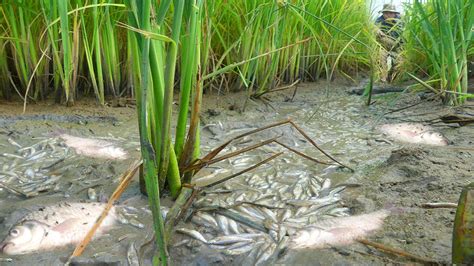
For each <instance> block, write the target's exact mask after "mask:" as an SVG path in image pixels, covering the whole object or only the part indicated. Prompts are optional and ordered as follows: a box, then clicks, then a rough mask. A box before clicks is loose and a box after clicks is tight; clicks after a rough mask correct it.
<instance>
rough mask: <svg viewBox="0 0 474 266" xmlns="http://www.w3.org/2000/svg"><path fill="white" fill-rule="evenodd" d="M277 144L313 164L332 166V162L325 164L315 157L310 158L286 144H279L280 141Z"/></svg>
mask: <svg viewBox="0 0 474 266" xmlns="http://www.w3.org/2000/svg"><path fill="white" fill-rule="evenodd" d="M275 142H276V143H277V144H279V145H281V146H283V147H284V148H286V149H288V150H290V151H291V152H293V153H295V154H297V155H299V156H301V157H303V158H305V159H308V160H310V161H313V162H315V163H320V164H326V165H327V164H331V163H330V162H323V161H320V160H317V159H314V158H313V157H310V156H308V155H306V154H304V153H302V152H300V151H297V150H295V149H293V148H291V147H290V146H288V145H285V144H284V143H281V142H279V141H278V140H275Z"/></svg>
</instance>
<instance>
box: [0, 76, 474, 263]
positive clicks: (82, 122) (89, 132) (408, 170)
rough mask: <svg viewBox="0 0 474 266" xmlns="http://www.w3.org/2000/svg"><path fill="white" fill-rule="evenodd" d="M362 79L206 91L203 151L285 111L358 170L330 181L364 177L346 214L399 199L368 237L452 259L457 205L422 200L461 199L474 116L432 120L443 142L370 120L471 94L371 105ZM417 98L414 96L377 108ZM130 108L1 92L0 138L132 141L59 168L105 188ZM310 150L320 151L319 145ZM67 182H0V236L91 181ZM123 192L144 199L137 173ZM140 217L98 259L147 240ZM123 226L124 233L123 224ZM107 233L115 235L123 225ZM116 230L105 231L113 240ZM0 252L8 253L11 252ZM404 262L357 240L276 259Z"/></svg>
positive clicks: (472, 161)
mask: <svg viewBox="0 0 474 266" xmlns="http://www.w3.org/2000/svg"><path fill="white" fill-rule="evenodd" d="M360 86H361V85H354V84H349V83H347V84H345V83H343V82H338V83H326V82H318V83H311V84H302V85H300V86H298V88H297V91H296V94H295V95H294V97H293V93H294V90H287V91H283V92H278V93H272V94H268V95H266V96H265V98H266V100H264V101H262V100H246V94H245V93H226V94H224V93H222V94H220V93H216V92H214V93H212V94H206V95H205V96H204V97H203V98H204V99H203V101H204V102H203V113H202V126H203V130H202V146H203V152H206V151H209V150H210V149H212V148H213V147H216V146H217V145H218V144H221V143H223V142H224V141H225V140H228V139H229V138H231V137H232V136H235V135H237V134H240V133H242V132H244V131H246V130H249V129H253V128H256V127H259V126H263V125H266V124H270V123H273V122H277V121H281V120H283V119H286V118H291V119H292V120H293V121H294V122H296V123H297V124H298V125H300V126H301V127H302V128H303V129H304V130H305V131H306V132H307V133H308V134H309V135H310V136H311V137H312V138H313V139H314V140H315V141H316V142H317V143H318V144H319V145H320V146H321V148H323V149H324V150H325V151H327V152H329V153H330V154H332V155H333V156H335V157H336V158H337V159H338V160H340V161H342V162H344V163H346V164H348V165H349V166H350V167H352V168H353V169H354V170H355V172H354V173H350V172H348V171H339V172H335V173H332V175H331V179H332V181H333V183H335V184H338V183H350V184H359V185H360V186H359V187H354V188H348V189H347V190H346V191H345V192H344V193H343V205H344V206H346V207H349V208H350V209H351V213H352V214H361V213H367V212H371V211H375V210H379V209H382V208H394V207H395V208H397V210H398V211H397V212H396V214H393V215H391V216H390V217H388V219H387V220H386V222H385V224H384V226H383V228H382V229H381V230H379V231H378V232H377V233H375V234H374V235H372V236H371V237H369V240H371V241H373V242H377V243H381V244H383V245H386V246H388V247H393V248H398V249H401V250H405V251H407V252H409V253H412V254H416V255H418V256H421V257H425V258H429V259H432V260H434V261H436V262H439V263H450V258H451V235H452V227H453V221H454V216H455V209H424V208H422V207H421V205H422V204H423V203H426V202H457V200H458V198H459V195H460V192H461V190H462V188H463V186H465V185H467V184H468V183H470V182H472V181H474V174H473V165H474V157H473V156H474V150H473V149H474V143H473V142H474V125H473V124H471V125H467V126H463V127H457V126H455V125H446V124H442V123H438V124H434V125H433V127H434V128H435V129H436V130H438V131H439V132H441V133H442V134H444V135H445V136H446V137H447V138H448V139H449V140H450V145H449V146H446V147H435V146H427V145H413V144H404V143H397V142H394V141H391V140H390V139H387V138H386V137H385V136H383V135H381V134H380V133H378V132H377V130H376V128H377V125H380V124H383V123H396V122H402V121H403V122H407V121H411V122H426V121H430V120H433V119H436V118H438V117H439V116H441V115H444V114H448V113H456V112H462V113H468V114H471V115H474V103H473V102H468V103H467V104H466V105H465V106H464V107H463V108H452V107H446V106H443V105H442V103H441V102H440V101H439V100H437V99H435V100H433V99H430V98H431V97H430V96H431V95H430V94H426V93H411V94H403V95H402V94H400V93H388V94H380V95H376V96H375V97H374V100H375V103H374V104H372V105H371V106H370V107H367V106H365V98H362V97H360V96H357V95H351V94H349V92H350V91H351V90H352V89H354V88H358V87H360ZM414 103H420V104H417V105H415V106H413V107H411V108H408V109H405V110H402V111H398V112H393V113H390V114H386V115H383V114H384V113H386V112H388V111H390V110H395V109H398V108H402V107H405V106H409V105H411V104H414ZM114 105H115V104H114ZM136 117H137V114H136V109H135V107H134V106H133V105H126V104H125V106H124V107H112V106H108V107H100V106H97V105H96V104H94V103H93V100H82V101H79V102H78V103H77V104H76V106H74V107H69V108H66V107H63V106H59V105H56V104H49V103H38V104H29V105H28V106H27V110H26V113H25V114H22V105H21V104H20V103H6V102H1V103H0V145H1V146H0V148H2V149H9V148H10V147H9V146H8V145H9V144H8V142H7V138H9V137H10V138H13V139H14V140H16V141H17V142H19V143H32V142H34V141H35V140H34V139H35V138H38V137H47V136H51V135H54V133H55V132H58V131H61V132H68V133H70V134H74V135H78V136H83V137H108V138H110V139H114V140H116V141H117V143H120V144H121V145H122V146H123V147H124V148H125V149H126V150H127V151H128V153H129V159H127V160H126V161H112V160H96V159H88V158H80V159H78V160H77V161H76V162H75V165H74V167H73V168H71V169H69V172H68V176H67V177H65V178H67V179H68V180H74V178H78V177H83V178H82V179H81V180H82V181H81V182H83V181H84V180H87V179H91V180H94V182H89V183H87V184H85V185H83V188H87V187H88V186H91V185H94V186H95V188H97V190H98V191H100V192H101V193H103V194H105V195H110V193H111V192H112V191H113V189H114V187H115V185H116V184H117V180H118V178H119V176H120V174H121V173H122V172H123V171H124V170H125V169H126V167H127V166H128V165H129V164H130V163H131V161H132V160H134V159H135V158H138V157H139V151H138V147H139V146H138V129H137V122H136V121H137V119H136ZM256 138H258V137H256ZM295 141H296V142H298V141H299V140H298V139H295ZM466 147H467V149H465V148H466ZM303 148H304V146H303ZM469 148H470V149H469ZM304 149H306V148H304ZM306 150H307V149H306ZM308 152H309V151H308ZM309 153H312V155H314V156H315V157H319V158H324V157H322V155H321V154H320V153H319V154H318V153H317V152H309ZM274 163H275V164H277V163H279V161H276V162H274ZM323 168H324V167H323V166H318V165H314V164H311V163H308V164H306V163H305V164H304V165H301V169H303V170H307V171H309V172H311V173H318V171H321V170H322V169H323ZM110 183H112V184H114V186H112V185H110ZM61 188H64V191H61ZM69 188H70V187H69V186H68V185H64V186H60V187H59V190H58V191H48V192H45V193H42V194H40V195H39V196H37V197H35V198H32V199H24V198H22V197H19V196H15V195H11V194H10V193H9V192H7V191H5V190H0V204H1V205H2V208H1V209H0V217H1V218H0V221H2V222H3V224H2V226H1V227H0V230H1V232H0V237H3V236H4V235H5V234H6V232H7V229H8V226H9V225H10V224H9V223H8V222H7V221H9V218H8V217H9V216H10V214H11V213H12V212H14V211H17V210H18V209H24V208H27V207H28V206H30V205H34V204H38V203H42V204H44V203H46V202H55V201H57V200H72V199H86V198H87V193H86V190H87V189H86V190H84V189H83V188H81V187H78V188H77V189H73V190H68V189H69ZM120 202H121V203H125V204H132V205H133V204H135V206H137V205H145V204H146V199H144V198H143V197H141V196H140V193H139V187H138V181H137V180H136V179H135V180H134V182H133V183H132V184H131V186H130V187H129V189H128V190H127V191H126V193H125V195H124V196H123V197H122V199H121V201H120ZM144 223H145V224H146V226H145V228H144V229H140V230H138V229H137V230H135V229H133V230H132V229H131V230H129V231H127V232H126V233H127V235H128V236H129V237H128V238H127V237H125V238H122V239H125V241H123V243H119V244H118V245H119V246H118V247H117V248H114V251H111V253H110V254H116V255H109V256H102V257H103V258H106V259H104V261H108V262H114V261H116V262H119V263H121V264H122V263H126V259H116V260H114V259H113V257H114V256H120V254H123V251H124V249H126V248H127V241H128V240H130V241H138V239H141V240H143V238H144V237H146V236H149V235H150V229H151V225H150V224H149V217H147V218H146V221H145V222H144ZM121 234H122V235H123V234H124V233H123V231H122V232H121ZM112 236H113V237H120V233H118V232H117V233H116V234H115V235H112ZM113 237H112V238H110V239H109V241H111V242H113V240H112V239H113ZM177 240H179V239H177ZM130 241H129V242H130ZM105 245H107V243H106V244H105ZM112 246H113V245H112ZM114 247H115V246H114ZM94 251H96V250H95V249H93V250H92V251H91V250H89V251H88V252H86V254H85V257H88V256H89V257H94V256H95V255H97V254H96V253H94ZM69 252H70V250H64V251H62V253H61V254H62V255H58V253H51V254H50V255H44V256H42V258H43V262H45V263H46V262H48V263H59V262H60V261H62V260H64V259H62V260H57V259H56V260H55V259H52V257H54V256H55V257H62V258H64V257H66V256H67V254H69ZM172 255H174V256H175V259H176V262H177V264H199V265H203V264H213V263H215V264H220V263H223V262H224V260H225V261H227V262H232V261H233V262H234V263H235V264H239V263H241V260H240V259H239V258H235V259H234V258H220V257H216V256H215V254H210V255H207V254H204V253H203V254H198V253H197V254H196V253H195V251H194V253H193V252H192V251H187V250H185V249H173V251H172ZM99 257H100V256H99ZM111 257H112V258H111ZM2 258H3V261H6V258H7V257H5V256H2ZM8 258H11V259H12V261H11V264H12V265H23V264H30V263H31V262H32V261H35V260H36V259H37V256H36V255H23V256H16V257H8ZM95 258H97V256H95ZM86 261H87V260H86ZM407 262H410V260H407V259H405V258H402V257H397V256H392V255H388V254H385V253H382V252H379V251H378V250H376V249H373V248H370V247H367V246H365V245H362V244H359V243H357V244H353V245H350V246H345V247H337V248H329V249H321V250H303V251H293V250H287V251H286V252H285V253H284V254H282V255H281V256H280V257H279V258H278V260H277V261H276V262H275V263H277V264H288V265H294V264H299V265H318V264H319V265H329V264H332V265H341V264H342V265H344V264H371V265H372V264H386V263H407ZM3 263H6V262H2V260H0V264H2V265H3Z"/></svg>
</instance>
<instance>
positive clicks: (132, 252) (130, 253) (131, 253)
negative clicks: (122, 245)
mask: <svg viewBox="0 0 474 266" xmlns="http://www.w3.org/2000/svg"><path fill="white" fill-rule="evenodd" d="M127 261H128V265H129V266H139V265H140V259H139V258H138V252H137V249H136V248H135V243H134V242H132V243H131V244H130V246H129V247H128V250H127Z"/></svg>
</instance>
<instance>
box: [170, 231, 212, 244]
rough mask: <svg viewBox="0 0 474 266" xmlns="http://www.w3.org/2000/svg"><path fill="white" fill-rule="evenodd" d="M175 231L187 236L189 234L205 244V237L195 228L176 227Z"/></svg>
mask: <svg viewBox="0 0 474 266" xmlns="http://www.w3.org/2000/svg"><path fill="white" fill-rule="evenodd" d="M176 232H178V233H181V234H185V235H188V236H190V237H192V238H194V239H197V240H199V241H201V242H203V243H205V244H207V240H206V238H205V237H204V236H203V235H202V234H201V233H199V232H198V231H196V230H192V229H187V228H178V229H176Z"/></svg>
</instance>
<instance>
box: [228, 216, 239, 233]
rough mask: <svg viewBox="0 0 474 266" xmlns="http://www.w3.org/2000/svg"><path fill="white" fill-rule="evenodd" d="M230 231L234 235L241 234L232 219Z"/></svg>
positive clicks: (230, 220)
mask: <svg viewBox="0 0 474 266" xmlns="http://www.w3.org/2000/svg"><path fill="white" fill-rule="evenodd" d="M229 229H230V231H232V233H234V234H240V230H239V225H238V224H237V222H236V221H234V220H232V219H229Z"/></svg>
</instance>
